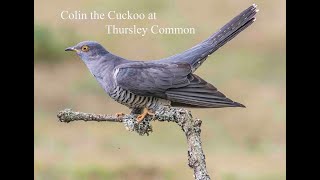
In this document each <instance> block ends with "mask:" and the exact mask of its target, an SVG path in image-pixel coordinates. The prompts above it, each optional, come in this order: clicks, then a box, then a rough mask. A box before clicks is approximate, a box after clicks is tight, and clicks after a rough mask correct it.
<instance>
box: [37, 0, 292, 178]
mask: <svg viewBox="0 0 320 180" xmlns="http://www.w3.org/2000/svg"><path fill="white" fill-rule="evenodd" d="M252 3H256V4H257V5H258V8H259V9H260V11H259V13H258V14H257V21H256V22H255V23H254V24H253V25H252V26H250V27H249V28H248V29H246V30H245V31H243V32H242V33H241V34H240V35H238V36H237V37H236V38H235V39H233V40H232V41H231V42H229V43H228V44H226V45H225V46H224V47H223V48H221V49H219V50H218V51H217V52H216V53H215V54H214V55H213V56H210V58H209V59H208V60H207V61H206V62H205V64H204V65H203V66H201V68H199V69H198V70H197V72H196V74H198V75H200V76H202V77H204V79H206V80H207V81H209V82H211V83H212V84H214V85H215V86H216V87H218V89H219V90H221V91H222V92H223V93H224V94H226V95H227V96H228V97H230V98H231V99H233V100H235V101H238V102H241V103H243V104H245V105H246V106H247V108H245V109H243V108H224V109H205V110H204V109H192V112H193V115H194V117H198V118H201V119H202V120H203V125H202V140H203V148H204V152H205V154H206V158H207V167H208V171H209V173H210V175H211V176H212V178H213V179H223V180H278V179H285V178H286V175H285V166H286V157H285V156H286V135H285V134H286V126H285V125H286V91H285V90H286V81H285V79H286V75H285V71H286V68H285V64H286V62H285V59H286V53H285V50H286V44H285V31H286V29H285V25H286V21H285V13H286V12H285V11H286V9H285V5H286V4H285V1H284V0H280V1H276V0H271V1H262V0H256V1H248V0H241V1H239V0H227V1H222V0H220V1H217V0H203V1H183V0H174V1H172V0H162V1H150V0H135V1H128V0H127V1H124V0H103V1H102V0H92V1H80V0H70V1H62V0H55V1H53V0H50V1H49V0H46V1H40V0H35V26H34V41H35V44H34V53H35V94H34V98H35V120H34V121H35V125H34V126H35V127H34V129H35V132H34V143H35V144H34V153H35V162H34V171H35V172H34V173H35V179H37V180H41V179H45V180H50V179H63V180H69V179H72V180H73V179H90V180H98V179H134V180H146V179H148V180H149V179H151V180H162V179H190V180H191V179H193V171H192V169H190V168H189V167H188V166H187V144H186V140H185V137H184V134H183V133H182V132H181V129H180V128H179V127H178V126H177V125H175V124H172V123H159V122H155V123H153V127H154V132H153V133H152V134H151V135H150V136H139V135H138V134H136V133H132V132H128V131H126V130H125V128H124V126H123V125H122V124H115V123H114V124H113V123H96V122H75V123H69V124H65V123H60V122H58V120H57V118H56V114H57V112H58V111H59V110H61V109H64V108H67V107H69V108H73V109H75V110H78V111H84V112H93V113H106V114H114V113H116V112H120V111H123V112H129V109H128V108H126V107H124V106H122V105H120V104H118V103H116V102H114V101H113V100H111V99H110V98H109V97H107V95H106V94H105V93H104V91H103V90H102V89H101V88H100V86H99V85H98V83H97V82H96V81H95V79H94V78H93V77H92V76H91V74H90V72H89V71H88V70H87V69H86V67H85V65H84V64H83V63H82V62H81V61H80V59H79V58H78V57H76V55H75V54H73V53H66V52H64V49H65V48H66V47H68V46H71V45H74V44H76V43H78V42H80V41H83V40H95V41H99V42H100V43H101V44H103V45H104V46H105V47H106V48H107V49H108V50H109V51H111V52H112V53H114V54H117V55H119V56H122V57H125V58H128V59H145V60H147V59H159V58H163V57H167V56H169V55H173V54H175V53H178V52H182V51H184V50H186V49H188V48H190V47H192V46H193V45H195V44H197V43H199V42H200V41H202V40H204V39H206V38H207V37H208V36H210V35H211V34H212V33H214V32H215V31H216V30H217V29H219V28H220V27H221V26H223V25H224V24H225V23H226V22H228V21H229V20H230V19H231V18H233V17H234V16H236V15H237V14H238V13H240V12H241V11H242V10H244V9H246V8H247V7H248V6H250V5H251V4H252ZM62 10H69V11H74V10H81V11H83V12H89V11H93V10H96V11H100V12H108V11H111V10H116V11H118V12H125V11H127V10H130V11H132V12H146V13H147V12H156V13H157V18H158V19H157V20H155V21H148V20H142V21H141V20H140V21H139V20H137V21H127V20H122V21H121V20H113V21H109V20H105V21H90V20H74V21H70V20H65V21H64V20H61V19H60V12H61V11H62ZM106 24H115V25H118V26H131V25H133V24H137V25H139V26H143V27H149V26H151V25H153V24H159V25H161V26H166V27H172V26H174V27H194V28H196V34H194V35H152V34H147V35H146V36H145V37H141V36H139V35H126V36H121V35H107V34H106V32H105V29H104V25H106Z"/></svg>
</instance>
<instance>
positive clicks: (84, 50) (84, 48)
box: [81, 45, 89, 52]
mask: <svg viewBox="0 0 320 180" xmlns="http://www.w3.org/2000/svg"><path fill="white" fill-rule="evenodd" d="M81 51H83V52H87V51H89V47H88V46H87V45H84V46H82V47H81Z"/></svg>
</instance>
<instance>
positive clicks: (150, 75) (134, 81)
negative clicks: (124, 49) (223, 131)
mask: <svg viewBox="0 0 320 180" xmlns="http://www.w3.org/2000/svg"><path fill="white" fill-rule="evenodd" d="M113 73H114V78H115V82H116V84H117V85H118V86H120V87H121V88H123V89H126V90H128V91H131V92H132V93H134V94H137V95H142V96H155V97H160V98H163V99H168V100H170V101H172V105H174V106H184V107H185V106H189V107H207V108H220V107H244V106H243V105H242V104H240V103H237V102H234V101H232V100H230V99H229V98H227V97H226V96H225V95H224V94H223V93H221V92H219V91H218V90H217V88H215V87H214V86H213V85H211V84H209V83H207V82H206V81H204V80H203V79H201V78H200V77H198V76H197V75H195V74H192V73H191V66H190V65H189V64H183V63H172V64H159V63H148V62H146V63H145V62H135V63H127V64H122V65H119V66H117V67H116V68H115V69H114V72H113Z"/></svg>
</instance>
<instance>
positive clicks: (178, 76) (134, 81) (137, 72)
mask: <svg viewBox="0 0 320 180" xmlns="http://www.w3.org/2000/svg"><path fill="white" fill-rule="evenodd" d="M190 73H191V67H190V65H189V64H186V63H185V64H183V63H171V64H157V63H148V62H135V63H126V64H122V65H119V66H117V67H116V68H115V69H114V78H115V82H116V84H117V85H118V86H120V87H121V88H123V89H126V90H128V91H131V92H132V93H134V94H137V95H143V96H156V97H161V98H166V94H165V91H166V90H167V89H170V88H180V87H184V86H187V85H188V84H189V80H188V78H187V76H188V74H190Z"/></svg>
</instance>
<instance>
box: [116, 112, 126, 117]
mask: <svg viewBox="0 0 320 180" xmlns="http://www.w3.org/2000/svg"><path fill="white" fill-rule="evenodd" d="M124 115H125V114H124V113H123V112H120V113H116V116H117V117H122V116H124Z"/></svg>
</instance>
